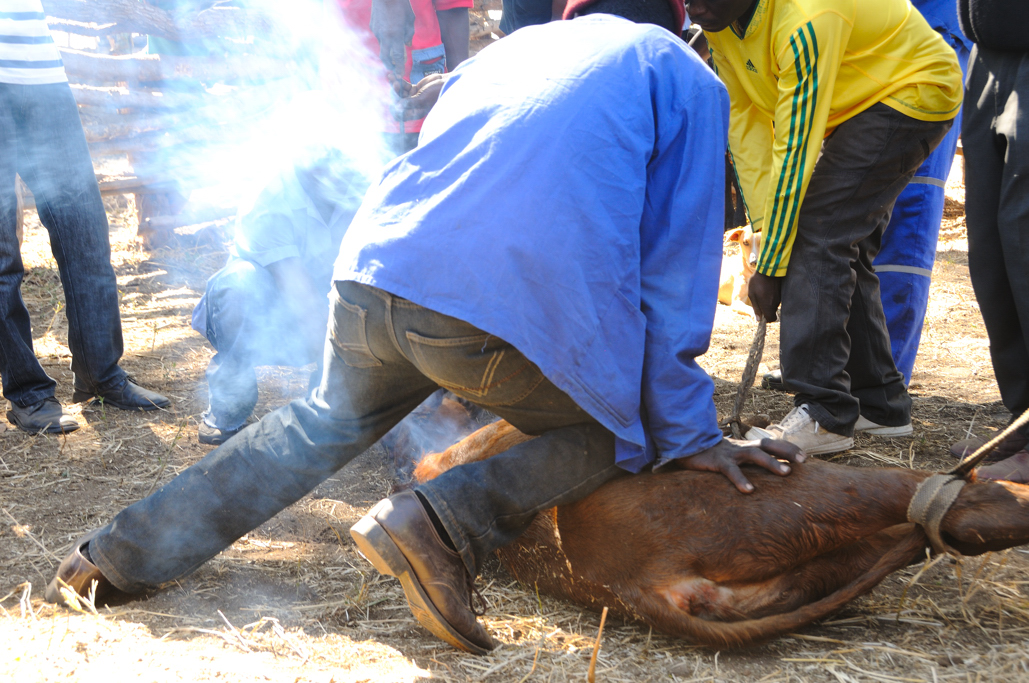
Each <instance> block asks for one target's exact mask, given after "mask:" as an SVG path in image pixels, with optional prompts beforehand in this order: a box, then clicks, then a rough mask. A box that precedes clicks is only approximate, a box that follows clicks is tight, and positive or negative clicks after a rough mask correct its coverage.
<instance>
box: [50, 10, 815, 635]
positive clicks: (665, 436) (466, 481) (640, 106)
mask: <svg viewBox="0 0 1029 683" xmlns="http://www.w3.org/2000/svg"><path fill="white" fill-rule="evenodd" d="M588 2H589V0H585V1H581V2H578V3H573V4H572V5H571V6H570V8H569V9H568V10H567V12H568V13H569V15H570V16H573V17H575V18H573V19H571V20H570V21H563V22H555V23H552V24H547V25H544V26H538V27H530V28H526V29H522V30H520V31H518V32H517V33H516V34H514V35H513V36H510V37H508V38H506V39H504V40H503V41H500V42H498V43H495V44H494V45H491V46H490V47H488V48H486V49H485V50H483V51H482V52H481V53H480V54H479V55H477V56H476V57H474V58H473V59H471V60H469V61H468V62H465V63H464V64H462V65H461V66H460V67H459V68H458V69H456V70H455V71H454V73H453V74H452V75H450V76H449V78H448V80H447V83H446V86H445V87H444V89H443V91H442V94H441V96H440V98H439V102H438V103H437V104H436V106H435V108H434V109H433V110H432V111H431V112H430V113H429V116H428V117H427V118H426V121H425V126H424V127H423V129H422V133H421V139H420V145H419V147H418V148H417V149H415V150H414V151H412V152H409V153H408V154H406V155H404V156H402V157H400V158H399V159H397V160H395V161H394V162H393V163H392V164H390V165H389V166H388V167H387V168H386V170H385V171H384V173H383V176H382V178H381V180H380V181H379V183H378V185H377V186H374V187H373V188H372V189H371V190H370V191H369V193H368V196H367V197H366V198H365V200H364V203H363V204H362V206H361V209H360V210H359V211H358V214H357V216H356V217H355V218H354V222H353V224H352V225H351V227H350V229H349V231H348V232H347V234H346V236H345V237H344V239H343V243H342V245H341V247H340V253H339V258H338V259H337V260H336V265H335V269H334V272H333V279H334V280H335V284H334V285H333V289H332V293H331V295H330V297H331V319H330V323H329V330H328V335H327V340H326V344H325V349H324V351H323V363H324V372H323V374H322V379H321V384H320V385H319V387H318V388H317V390H316V391H315V392H314V393H313V394H312V395H311V396H309V397H308V398H307V399H306V400H296V401H293V402H292V403H290V404H289V405H287V406H284V407H283V408H280V409H279V410H277V411H275V412H273V413H271V414H270V415H268V416H267V417H265V418H264V419H262V420H261V421H260V422H259V423H257V424H255V425H252V426H251V427H249V428H248V429H246V430H244V431H242V432H241V433H239V434H238V435H237V436H235V437H233V438H231V439H230V440H229V441H228V442H226V443H225V444H224V445H222V446H221V447H219V448H218V449H216V450H215V451H213V452H212V453H210V454H208V455H207V457H206V458H204V459H203V460H202V461H200V462H199V463H197V464H196V465H194V466H193V467H191V468H189V469H187V470H186V471H185V472H183V473H182V474H180V475H179V476H178V477H177V478H176V479H175V480H173V481H172V482H170V483H169V484H167V485H166V486H164V487H163V488H161V489H160V490H159V491H157V492H156V493H154V494H153V495H151V496H149V497H148V498H146V499H144V500H142V501H140V502H138V503H136V504H134V505H132V506H130V507H128V508H126V509H125V510H123V511H121V512H120V513H119V514H118V515H117V516H116V517H115V519H114V520H113V521H112V522H111V523H110V524H109V525H108V526H105V527H103V528H102V529H99V530H97V531H95V532H93V533H91V534H88V535H87V536H85V537H83V538H82V539H80V540H79V541H78V543H76V544H75V547H74V550H73V551H72V553H71V555H70V556H69V557H68V558H67V559H66V560H65V561H64V563H62V565H61V567H60V568H59V570H58V575H57V577H56V578H55V579H54V580H53V582H52V583H51V585H50V586H49V588H48V592H47V596H48V599H49V600H52V601H57V600H60V599H61V596H60V595H59V593H58V588H59V587H60V585H61V584H62V582H64V583H67V584H68V585H70V586H71V587H72V588H73V589H74V590H76V591H80V592H85V591H87V590H88V586H89V584H90V581H92V580H94V579H95V580H97V581H98V582H99V583H100V585H101V588H107V589H111V588H116V589H119V590H121V591H127V592H138V591H143V590H146V589H149V588H152V587H154V586H157V585H159V584H161V583H164V582H166V581H169V580H171V579H174V578H176V577H179V576H182V575H183V574H186V573H188V572H190V571H192V570H194V569H196V568H197V567H199V566H200V565H201V564H202V563H204V562H206V561H207V560H208V559H210V558H211V557H213V556H214V555H215V554H217V553H218V552H220V551H221V550H223V549H224V548H226V547H227V546H228V545H229V544H231V543H232V542H233V541H235V540H236V539H237V538H239V537H240V536H242V535H243V534H245V533H247V532H248V531H250V530H251V529H253V528H255V527H256V526H258V525H259V524H261V523H262V522H264V521H265V520H267V519H268V518H270V517H271V516H272V515H275V514H276V513H278V512H279V511H280V510H282V509H283V508H285V507H286V506H288V505H290V504H292V503H294V502H295V501H297V500H298V499H300V498H301V497H302V496H304V495H306V494H307V493H308V492H310V491H311V490H312V489H313V488H314V487H315V486H317V485H318V484H319V483H320V482H322V481H324V480H325V479H326V478H328V477H329V476H331V475H332V474H333V473H334V472H336V471H337V470H338V469H339V468H341V467H343V466H344V465H346V464H347V463H348V462H349V461H350V460H352V459H353V458H354V457H355V456H357V455H358V454H360V453H361V452H362V451H364V450H365V449H366V448H368V447H369V446H371V445H372V444H373V443H375V442H376V441H377V440H378V439H379V438H381V437H382V436H383V435H384V434H385V433H386V432H387V431H388V430H389V429H390V428H391V427H393V426H394V425H395V424H397V423H398V422H399V421H400V420H401V419H402V418H403V417H404V416H405V415H407V414H408V413H410V412H411V411H412V410H413V409H414V408H415V407H416V406H417V405H418V404H419V403H421V402H422V401H423V400H425V398H426V397H428V396H429V395H430V394H432V393H433V392H434V391H436V390H437V389H438V388H439V387H444V388H446V389H449V390H450V391H452V392H453V393H454V394H457V395H458V396H461V397H463V398H465V399H467V400H469V401H471V402H473V403H475V404H477V405H480V406H482V407H484V408H487V409H489V410H491V411H493V412H494V413H496V414H497V415H499V416H500V417H503V418H504V419H506V420H508V421H509V422H510V423H511V424H513V425H514V426H516V427H517V428H518V429H520V430H522V431H523V432H526V433H528V434H534V435H539V438H537V439H534V440H532V441H529V442H527V443H523V444H520V445H518V446H515V447H514V448H512V449H510V450H508V451H507V452H505V453H503V454H501V455H499V456H497V457H494V458H490V459H488V460H485V461H482V462H477V463H471V464H467V465H462V466H459V467H456V468H454V469H452V470H450V471H448V472H446V473H445V474H443V475H441V476H439V477H438V478H436V479H434V480H432V481H431V482H427V483H425V484H422V485H419V486H418V487H416V488H415V489H414V490H412V491H405V492H402V493H398V494H396V495H394V496H391V497H390V498H387V499H386V500H384V501H381V502H380V503H379V504H378V505H376V506H375V507H374V508H373V509H372V511H371V512H370V513H369V514H368V515H367V516H366V517H364V518H363V519H362V520H361V521H360V522H359V523H358V524H357V525H355V527H354V528H353V529H352V530H351V534H352V535H353V536H354V538H355V540H356V541H357V543H358V547H359V548H360V550H361V552H362V553H363V554H364V555H365V556H366V557H367V558H368V559H369V560H370V561H371V562H372V563H373V564H374V565H375V567H376V568H377V569H379V571H381V572H383V573H385V574H389V575H392V576H395V577H397V578H399V579H400V582H401V585H402V586H403V589H404V591H405V595H406V597H407V599H408V602H409V604H410V606H411V609H412V612H413V613H414V615H415V616H416V618H417V619H418V620H419V621H420V622H421V623H422V624H423V625H424V626H426V627H427V628H428V629H429V630H430V631H431V632H432V633H434V634H435V635H437V636H438V637H440V638H442V639H443V640H445V641H447V642H449V643H451V644H452V645H454V646H456V647H458V648H461V649H463V650H465V651H468V652H472V653H477V654H482V653H485V652H487V651H489V650H490V649H491V648H492V647H493V641H492V639H491V637H490V635H489V634H488V633H487V631H486V630H485V628H484V627H483V626H482V624H480V623H479V621H478V620H477V619H476V614H475V613H474V612H473V611H472V609H471V608H470V604H471V597H472V594H473V581H474V577H475V576H476V574H477V573H478V571H479V568H480V566H481V565H482V563H483V562H484V561H485V559H486V558H487V557H488V555H489V554H490V553H491V552H493V551H494V550H495V549H497V548H499V547H501V546H503V545H505V544H507V543H510V542H511V541H513V540H514V539H516V538H517V537H518V536H519V535H521V534H522V533H523V532H524V531H525V529H526V528H527V527H528V526H529V524H530V523H531V522H532V520H533V518H534V517H535V516H536V513H537V512H539V511H540V510H543V509H546V508H550V507H553V506H555V505H561V504H565V503H571V502H573V501H576V500H579V499H581V498H583V497H585V496H587V495H588V494H590V493H591V492H592V491H594V490H595V489H596V488H597V487H599V486H600V485H602V484H603V483H605V482H607V481H610V480H611V479H613V478H615V477H618V476H621V475H625V474H626V473H632V472H638V471H640V470H641V469H643V468H644V467H647V466H650V465H652V464H655V463H656V464H665V463H673V462H674V463H678V466H681V467H686V468H691V469H703V470H711V471H717V472H722V473H724V474H725V475H726V476H727V477H728V478H729V479H730V480H732V482H733V483H734V484H735V485H736V487H737V488H738V489H739V490H740V491H742V492H749V491H751V490H753V487H752V485H751V484H750V483H749V482H748V481H747V480H746V478H745V477H744V475H743V473H742V471H741V469H740V467H739V465H740V464H742V463H754V464H757V465H759V466H762V467H765V468H767V469H768V470H770V471H772V472H775V473H777V474H780V475H785V474H787V473H788V472H789V467H788V465H786V464H784V463H782V462H780V461H779V460H777V459H776V457H775V456H781V457H783V458H786V459H787V460H791V461H794V462H799V461H801V460H803V457H804V456H803V455H802V453H801V452H800V449H799V448H797V447H796V446H794V445H792V444H787V443H784V442H778V441H772V440H767V441H763V442H761V445H760V447H759V446H758V445H757V444H756V443H753V444H748V445H737V444H732V443H730V442H728V441H726V440H724V439H723V438H722V435H721V432H720V431H719V429H718V426H717V421H716V416H715V407H714V402H713V400H712V399H713V391H714V385H713V383H712V382H711V379H710V378H709V377H708V376H707V375H706V374H705V373H704V371H703V370H702V369H701V368H700V366H699V365H698V364H697V362H696V357H697V356H699V355H700V354H702V353H704V352H705V351H706V349H707V347H708V344H709V342H710V336H711V327H712V324H713V321H714V312H715V293H716V290H717V287H718V272H719V265H720V262H721V253H722V224H723V220H724V215H723V213H724V212H723V205H722V197H723V193H722V187H723V181H724V175H723V173H724V168H725V165H724V153H725V142H726V129H727V125H728V121H727V118H728V101H727V97H726V93H725V89H724V87H723V86H722V85H721V84H720V83H719V82H718V80H717V79H716V78H715V76H714V74H713V73H712V72H711V71H710V70H709V69H708V68H707V67H706V66H705V65H704V64H703V63H702V62H701V61H700V58H699V57H697V56H696V55H695V54H693V53H692V52H691V51H690V50H689V49H688V48H687V47H686V45H685V44H684V43H683V42H682V41H681V40H680V39H679V38H678V33H679V31H680V29H681V27H682V22H683V18H684V7H683V5H682V3H681V0H637V1H636V2H631V3H628V2H624V0H597V1H596V2H594V3H593V4H592V5H588V4H587V3H588ZM576 15H583V16H576ZM613 15H614V16H613ZM627 19H628V20H627ZM654 24H656V25H654ZM662 27H663V28H662ZM740 500H741V504H743V500H744V499H743V498H742V497H741V499H740ZM101 594H102V593H101Z"/></svg>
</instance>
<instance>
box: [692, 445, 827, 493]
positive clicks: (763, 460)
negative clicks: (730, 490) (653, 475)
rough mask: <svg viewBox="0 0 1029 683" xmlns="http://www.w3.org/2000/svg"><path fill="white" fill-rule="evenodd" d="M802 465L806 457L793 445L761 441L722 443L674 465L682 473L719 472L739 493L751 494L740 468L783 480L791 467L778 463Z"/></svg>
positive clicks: (752, 486)
mask: <svg viewBox="0 0 1029 683" xmlns="http://www.w3.org/2000/svg"><path fill="white" fill-rule="evenodd" d="M780 459H781V460H786V461H788V462H792V463H797V464H799V463H802V462H804V461H805V460H807V455H805V454H804V451H802V450H800V448H798V447H797V446H796V445H794V444H792V443H790V442H788V441H778V440H776V439H761V441H730V440H729V439H722V440H721V441H720V442H719V443H717V444H715V445H714V446H712V447H711V448H709V449H707V450H706V451H701V452H700V453H694V454H693V455H690V456H688V457H685V458H678V459H676V460H675V463H676V464H677V465H678V466H679V467H681V468H683V469H685V470H702V471H705V472H721V473H722V474H724V475H725V476H726V477H728V479H729V481H731V482H732V483H733V484H735V485H736V488H737V489H739V490H740V492H741V493H753V491H754V485H753V484H751V483H750V482H749V481H748V480H747V478H746V477H745V476H743V471H742V470H741V469H740V465H744V464H750V465H757V466H758V467H764V468H765V469H766V470H768V471H769V472H772V473H773V474H778V475H779V476H781V477H785V476H786V475H787V474H789V473H790V466H789V465H787V464H786V463H783V462H780Z"/></svg>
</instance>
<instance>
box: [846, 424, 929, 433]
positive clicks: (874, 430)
mask: <svg viewBox="0 0 1029 683" xmlns="http://www.w3.org/2000/svg"><path fill="white" fill-rule="evenodd" d="M914 431H915V428H914V427H912V426H911V425H909V424H908V425H901V426H900V427H872V428H870V429H862V430H861V431H860V433H861V434H868V435H870V436H910V435H911V434H912V433H913V432H914Z"/></svg>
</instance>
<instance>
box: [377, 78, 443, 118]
mask: <svg viewBox="0 0 1029 683" xmlns="http://www.w3.org/2000/svg"><path fill="white" fill-rule="evenodd" d="M386 77H387V78H388V79H389V82H390V84H392V86H393V92H395V93H396V94H397V95H398V96H399V97H400V100H398V101H397V102H395V103H394V104H393V107H392V109H393V118H395V119H396V120H397V121H417V120H418V119H422V118H425V115H426V114H428V113H429V110H430V109H432V107H433V106H434V105H435V104H436V100H438V99H439V93H440V91H441V90H443V84H444V83H446V81H447V77H446V76H445V75H444V74H429V75H428V76H426V77H425V78H423V79H422V80H420V81H418V82H417V83H415V84H414V85H412V84H410V83H408V82H407V81H405V80H404V79H403V78H397V77H396V76H394V75H393V74H387V76H386Z"/></svg>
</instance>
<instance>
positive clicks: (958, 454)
mask: <svg viewBox="0 0 1029 683" xmlns="http://www.w3.org/2000/svg"><path fill="white" fill-rule="evenodd" d="M1002 431H1004V430H1003V429H998V430H996V431H994V432H993V433H992V434H989V435H987V436H974V437H971V438H968V439H962V440H961V441H958V442H957V443H956V444H954V445H953V446H951V447H950V454H951V455H953V456H954V457H955V458H964V457H965V456H966V455H971V454H972V453H975V452H976V451H977V450H979V449H980V448H982V447H983V446H985V445H986V443H987V442H989V441H992V440H993V438H994V437H996V436H997V435H999V434H1000V433H1001V432H1002ZM1027 444H1029V437H1027V436H1026V435H1025V433H1024V432H1023V430H1021V429H1018V430H1015V431H1014V432H1013V433H1011V434H1008V435H1007V436H1006V437H1004V440H1003V441H1001V442H1000V444H999V445H998V446H997V447H996V448H994V449H993V450H992V451H991V452H990V454H989V455H987V456H986V459H985V461H984V462H1000V461H1001V460H1006V459H1007V458H1010V457H1011V456H1013V455H1015V454H1016V453H1019V452H1024V451H1025V447H1026V445H1027Z"/></svg>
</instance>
